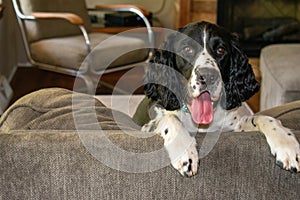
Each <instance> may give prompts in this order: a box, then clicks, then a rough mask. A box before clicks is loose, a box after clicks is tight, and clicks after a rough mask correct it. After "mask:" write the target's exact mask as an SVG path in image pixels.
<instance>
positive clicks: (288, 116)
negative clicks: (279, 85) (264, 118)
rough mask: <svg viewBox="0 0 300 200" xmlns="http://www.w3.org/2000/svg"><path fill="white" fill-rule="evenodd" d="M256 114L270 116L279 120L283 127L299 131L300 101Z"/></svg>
mask: <svg viewBox="0 0 300 200" xmlns="http://www.w3.org/2000/svg"><path fill="white" fill-rule="evenodd" d="M257 114H258V115H259V114H261V115H268V116H272V117H274V118H276V119H279V120H281V122H282V124H283V125H284V126H286V127H288V128H290V129H294V130H300V123H299V121H300V100H299V101H293V102H291V103H287V104H284V105H281V106H277V107H274V108H271V109H267V110H264V111H261V112H259V113H257Z"/></svg>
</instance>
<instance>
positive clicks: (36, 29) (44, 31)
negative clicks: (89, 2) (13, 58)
mask: <svg viewBox="0 0 300 200" xmlns="http://www.w3.org/2000/svg"><path fill="white" fill-rule="evenodd" d="M20 6H21V9H22V11H23V13H24V14H27V15H29V14H30V13H32V12H71V13H74V14H77V15H79V16H80V17H81V18H82V19H83V21H84V26H85V28H86V30H87V31H88V32H91V30H92V27H91V22H90V18H89V16H88V12H87V8H86V4H85V1H84V0H76V3H74V0H63V1H61V0H51V1H49V0H48V1H45V0H43V1H41V0H21V1H20ZM54 21H55V23H53V20H52V19H51V20H50V19H49V20H48V19H47V20H45V19H44V20H37V21H29V20H28V21H26V28H27V29H28V30H29V31H28V37H29V41H37V40H40V39H44V38H52V37H62V36H69V35H77V34H80V33H81V32H80V30H79V28H78V27H77V26H74V25H72V24H71V23H69V22H67V21H66V20H62V19H54Z"/></svg>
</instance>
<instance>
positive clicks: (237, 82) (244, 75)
mask: <svg viewBox="0 0 300 200" xmlns="http://www.w3.org/2000/svg"><path fill="white" fill-rule="evenodd" d="M231 48H232V49H231V57H230V64H229V65H230V66H229V68H227V69H229V70H227V72H226V73H227V74H225V75H224V76H223V77H226V78H223V79H224V80H223V81H224V89H225V94H226V97H225V98H226V100H225V101H223V103H224V105H223V108H225V109H227V110H230V109H233V108H236V107H238V106H240V105H241V104H242V102H244V101H246V100H247V99H249V98H250V97H251V96H253V95H254V94H255V93H256V92H257V91H258V90H259V84H258V82H257V81H256V79H255V76H254V73H253V70H252V67H251V65H250V64H249V62H248V58H247V56H246V54H245V53H244V52H243V51H242V50H241V49H240V47H239V43H238V38H237V36H235V35H232V40H231Z"/></svg>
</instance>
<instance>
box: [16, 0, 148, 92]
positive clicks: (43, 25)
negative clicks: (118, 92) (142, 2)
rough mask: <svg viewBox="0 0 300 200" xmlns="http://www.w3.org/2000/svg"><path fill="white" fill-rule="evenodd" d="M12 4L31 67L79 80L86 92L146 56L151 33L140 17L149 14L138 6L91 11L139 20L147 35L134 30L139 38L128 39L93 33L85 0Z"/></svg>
mask: <svg viewBox="0 0 300 200" xmlns="http://www.w3.org/2000/svg"><path fill="white" fill-rule="evenodd" d="M12 3H13V7H14V10H15V12H16V16H17V19H18V24H19V27H20V30H21V35H22V39H23V41H24V46H25V51H26V55H27V57H28V60H29V62H30V63H31V65H32V66H35V67H38V68H40V69H43V70H49V71H54V72H58V73H63V74H68V75H72V76H76V77H79V78H80V79H82V80H83V81H84V83H85V86H86V92H87V93H90V94H94V93H95V90H96V87H97V84H98V81H99V80H98V79H99V76H100V75H102V74H105V73H111V72H114V71H118V70H124V69H128V68H130V67H133V66H134V65H137V64H143V63H146V62H147V61H148V58H149V57H150V55H151V50H150V49H151V47H152V46H153V32H152V28H151V25H150V23H149V21H148V20H147V18H146V16H145V15H147V14H148V13H147V11H146V10H144V9H141V8H139V7H137V6H132V5H113V6H111V5H107V6H106V5H102V6H96V7H95V8H93V9H92V10H93V11H119V12H124V11H126V12H133V13H135V14H137V15H138V16H140V17H141V19H142V20H143V21H144V23H145V25H146V31H138V32H139V33H138V34H142V36H139V37H136V34H134V36H135V37H133V36H132V35H133V34H132V32H131V31H130V32H131V33H130V34H126V35H124V34H122V35H111V34H105V33H98V32H97V33H94V32H92V26H91V22H90V18H89V15H88V9H87V8H86V4H85V1H84V0H76V1H75V0H43V1H41V0H12ZM145 34H146V35H145ZM145 36H146V37H145ZM145 38H146V39H145ZM99 44H100V45H99Z"/></svg>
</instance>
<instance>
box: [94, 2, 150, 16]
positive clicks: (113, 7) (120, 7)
mask: <svg viewBox="0 0 300 200" xmlns="http://www.w3.org/2000/svg"><path fill="white" fill-rule="evenodd" d="M95 8H96V9H97V10H112V11H130V10H131V9H135V10H138V11H140V12H141V13H142V14H143V15H145V16H147V15H149V14H150V12H149V11H148V10H146V9H143V8H141V7H138V6H135V5H122V4H121V5H96V6H95Z"/></svg>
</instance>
